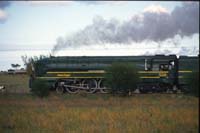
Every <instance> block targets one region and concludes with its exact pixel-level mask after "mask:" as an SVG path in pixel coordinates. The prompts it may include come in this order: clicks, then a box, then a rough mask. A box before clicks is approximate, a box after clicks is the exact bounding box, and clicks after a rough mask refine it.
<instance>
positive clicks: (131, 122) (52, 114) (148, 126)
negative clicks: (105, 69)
mask: <svg viewBox="0 0 200 133" xmlns="http://www.w3.org/2000/svg"><path fill="white" fill-rule="evenodd" d="M19 77H20V76H19ZM19 77H6V78H7V79H11V78H12V79H13V80H12V83H10V81H11V80H10V81H9V82H7V81H5V79H4V82H7V83H8V86H9V85H11V84H18V87H19V88H18V89H19V90H20V89H21V88H20V87H22V90H23V89H25V88H26V85H27V83H26V84H25V82H26V81H27V78H26V77H23V78H22V79H23V80H22V79H18V78H19ZM2 78H3V77H1V81H2ZM15 81H17V82H15ZM11 87H13V85H12V86H11ZM23 87H24V88H23ZM7 89H9V87H8V88H7ZM11 89H12V88H11ZM17 92H18V91H17ZM19 92H20V91H19ZM22 92H24V91H22ZM198 130H199V98H197V97H193V96H187V95H183V94H134V95H132V96H131V97H119V96H111V95H108V94H106V95H105V94H104V95H100V94H96V95H92V94H83V93H81V94H76V95H69V94H64V95H57V94H54V93H53V94H51V95H50V96H49V97H47V98H44V99H40V98H37V97H35V96H33V95H31V94H30V93H22V94H20V93H4V94H0V133H4V132H6V133H7V132H17V133H22V132H25V133H26V132H29V133H32V132H45V133H51V132H52V133H54V132H56V133H57V132H61V133H63V132H67V133H68V132H75V133H76V132H78V133H79V132H81V133H82V132H83V133H88V132H109V133H126V132H131V133H132V132H133V133H138V132H140V133H143V132H146V133H160V132H161V133H162V132H164V133H171V132H172V133H188V132H189V133H191V132H194V133H195V132H198Z"/></svg>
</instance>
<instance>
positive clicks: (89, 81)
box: [30, 55, 199, 93]
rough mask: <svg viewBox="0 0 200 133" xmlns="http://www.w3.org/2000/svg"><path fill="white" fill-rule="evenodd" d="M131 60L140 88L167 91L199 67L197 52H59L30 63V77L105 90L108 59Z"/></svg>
mask: <svg viewBox="0 0 200 133" xmlns="http://www.w3.org/2000/svg"><path fill="white" fill-rule="evenodd" d="M116 62H120V63H134V64H135V65H136V67H137V70H138V73H139V78H140V79H141V82H140V83H138V85H137V88H136V89H138V90H139V91H140V92H167V91H173V92H176V91H177V90H182V89H183V88H185V87H186V86H187V80H186V77H187V75H188V74H189V73H193V72H198V71H199V56H196V57H187V56H180V57H179V58H177V56H176V55H168V56H165V55H155V56H63V57H50V58H44V59H41V60H38V61H36V62H35V63H34V67H33V68H34V70H33V71H34V73H33V75H32V76H31V80H30V81H31V82H32V80H34V79H44V80H45V81H46V82H47V83H48V84H49V85H50V86H52V87H53V88H55V89H56V91H57V92H59V93H60V92H64V91H67V92H68V93H77V92H78V91H79V90H85V91H86V92H87V93H95V92H98V91H99V92H101V93H106V92H107V90H108V88H106V87H105V86H104V74H105V72H106V71H105V70H106V69H107V67H109V66H111V64H112V63H116Z"/></svg>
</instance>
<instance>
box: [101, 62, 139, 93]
mask: <svg viewBox="0 0 200 133" xmlns="http://www.w3.org/2000/svg"><path fill="white" fill-rule="evenodd" d="M137 72H138V71H137V69H136V67H135V65H134V64H132V63H113V64H112V65H111V66H110V67H109V68H108V69H107V70H106V74H105V78H106V81H105V84H106V87H108V88H111V93H113V94H115V93H119V92H120V93H122V94H124V95H126V94H128V92H129V91H133V90H134V89H135V88H136V84H137V83H138V81H139V76H138V73H137Z"/></svg>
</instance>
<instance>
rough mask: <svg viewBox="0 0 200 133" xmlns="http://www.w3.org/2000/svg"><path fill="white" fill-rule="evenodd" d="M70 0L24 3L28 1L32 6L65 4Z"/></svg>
mask: <svg viewBox="0 0 200 133" xmlns="http://www.w3.org/2000/svg"><path fill="white" fill-rule="evenodd" d="M72 2H73V1H26V2H25V3H28V4H30V5H32V6H47V5H50V6H66V5H69V4H70V3H72Z"/></svg>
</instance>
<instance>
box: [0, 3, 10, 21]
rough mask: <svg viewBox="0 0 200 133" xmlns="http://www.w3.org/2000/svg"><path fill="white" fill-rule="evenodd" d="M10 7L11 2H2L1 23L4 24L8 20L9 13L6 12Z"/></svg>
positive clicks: (0, 9)
mask: <svg viewBox="0 0 200 133" xmlns="http://www.w3.org/2000/svg"><path fill="white" fill-rule="evenodd" d="M9 5H10V2H9V1H0V23H4V22H5V21H6V19H7V13H6V12H5V11H4V9H5V8H6V7H8V6H9Z"/></svg>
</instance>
